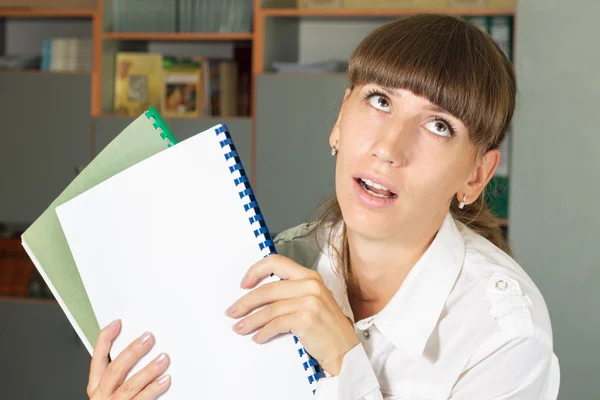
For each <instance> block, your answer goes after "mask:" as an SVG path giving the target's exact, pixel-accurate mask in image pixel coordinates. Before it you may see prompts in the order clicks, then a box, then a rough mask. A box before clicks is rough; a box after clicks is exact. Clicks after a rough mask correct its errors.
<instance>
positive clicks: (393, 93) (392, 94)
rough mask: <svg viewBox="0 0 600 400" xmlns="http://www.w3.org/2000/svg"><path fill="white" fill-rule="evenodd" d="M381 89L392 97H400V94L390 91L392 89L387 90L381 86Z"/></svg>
mask: <svg viewBox="0 0 600 400" xmlns="http://www.w3.org/2000/svg"><path fill="white" fill-rule="evenodd" d="M379 87H380V88H381V90H383V91H384V92H386V93H387V94H389V95H390V96H399V93H398V92H396V91H395V90H394V89H390V88H387V87H385V86H379Z"/></svg>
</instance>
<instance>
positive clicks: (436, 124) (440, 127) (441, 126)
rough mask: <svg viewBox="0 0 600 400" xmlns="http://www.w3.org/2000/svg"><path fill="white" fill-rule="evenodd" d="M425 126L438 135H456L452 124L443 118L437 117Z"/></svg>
mask: <svg viewBox="0 0 600 400" xmlns="http://www.w3.org/2000/svg"><path fill="white" fill-rule="evenodd" d="M425 128H426V129H427V130H429V131H430V132H431V133H434V134H436V135H438V136H444V137H449V136H454V129H452V125H450V123H449V122H447V121H445V120H444V119H442V118H436V119H435V120H433V121H431V122H428V123H427V124H426V125H425Z"/></svg>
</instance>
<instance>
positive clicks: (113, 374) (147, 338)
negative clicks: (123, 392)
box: [98, 332, 154, 397]
mask: <svg viewBox="0 0 600 400" xmlns="http://www.w3.org/2000/svg"><path fill="white" fill-rule="evenodd" d="M153 344H154V337H153V336H152V334H150V333H149V332H146V333H144V334H143V335H142V336H140V337H139V338H138V339H136V340H134V341H133V342H131V343H130V344H129V345H128V346H127V347H126V348H125V350H123V351H122V352H121V353H120V354H119V355H118V356H117V358H115V359H114V360H113V361H112V362H111V363H110V364H108V367H107V368H106V371H105V372H104V374H103V375H102V378H101V379H100V383H99V384H98V392H99V393H100V394H101V395H102V396H106V397H109V396H111V395H112V394H113V393H114V392H115V391H116V390H117V388H118V387H119V386H120V385H121V383H123V381H124V380H125V377H126V376H127V374H128V373H129V371H130V370H131V368H132V367H133V366H134V365H135V364H136V363H137V362H138V361H139V360H140V358H142V357H143V356H144V355H145V354H146V353H148V351H150V349H151V348H152V345H153Z"/></svg>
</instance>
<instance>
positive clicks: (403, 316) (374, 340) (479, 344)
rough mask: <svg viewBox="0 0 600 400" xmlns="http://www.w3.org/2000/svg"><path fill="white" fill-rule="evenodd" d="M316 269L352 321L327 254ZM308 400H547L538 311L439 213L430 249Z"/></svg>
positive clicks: (515, 270)
mask: <svg viewBox="0 0 600 400" xmlns="http://www.w3.org/2000/svg"><path fill="white" fill-rule="evenodd" d="M317 270H318V271H319V273H320V274H321V275H322V277H323V279H324V281H325V284H326V285H327V287H328V288H329V289H330V290H331V291H332V293H333V295H334V297H335V299H336V300H337V302H338V304H339V305H340V308H341V309H342V311H343V312H344V313H345V314H346V315H347V316H348V317H349V318H350V319H351V320H352V321H354V318H353V314H352V310H351V308H350V305H349V302H348V298H347V296H346V293H345V284H344V282H343V280H341V278H340V277H339V276H338V275H337V274H335V273H334V270H333V264H332V260H331V259H330V257H329V251H328V249H327V247H326V248H325V251H324V253H323V254H322V255H321V257H320V259H319V261H318V264H317ZM354 325H355V331H356V334H357V335H358V337H359V339H360V342H361V343H360V344H359V345H357V346H356V347H355V348H353V349H352V350H351V351H350V352H348V353H347V354H346V356H345V358H344V360H343V364H342V370H341V373H340V374H339V375H337V376H335V377H332V376H330V375H327V376H326V377H325V378H321V379H320V380H319V381H318V383H317V390H316V393H315V399H316V400H326V399H327V400H341V399H344V400H346V399H348V400H381V399H388V400H399V399H410V400H442V399H444V400H446V399H452V400H467V399H469V400H500V399H502V400H508V399H511V400H512V399H515V400H516V399H519V400H533V399H535V400H540V399H541V400H550V399H552V400H555V399H556V398H557V396H558V387H559V380H560V372H559V365H558V359H557V358H556V356H555V354H554V352H553V345H552V328H551V324H550V318H549V316H548V311H547V308H546V304H545V302H544V299H543V297H542V295H541V294H540V292H539V291H538V289H537V287H536V286H535V284H534V283H533V281H532V280H531V279H530V278H529V277H528V276H527V274H526V273H525V271H524V270H523V269H522V268H521V267H520V266H519V265H518V264H517V263H516V262H515V261H514V260H513V259H512V258H510V257H509V256H508V255H506V254H505V253H504V252H502V251H501V250H499V249H498V248H497V247H495V246H494V245H492V244H491V243H490V242H489V241H488V240H486V239H485V238H483V237H482V236H480V235H478V234H476V233H474V232H473V231H472V230H470V229H468V228H466V227H465V226H464V225H463V224H460V223H458V222H455V221H454V219H453V218H452V217H451V216H450V214H448V216H447V217H446V219H445V221H444V223H443V225H442V227H441V229H440V230H439V232H438V234H437V235H436V238H435V239H434V241H433V242H432V244H431V246H430V247H429V248H428V250H427V251H426V252H425V254H424V255H423V256H422V257H421V259H420V260H419V261H418V263H417V264H416V265H415V266H414V268H413V269H412V270H411V272H410V273H409V275H408V276H407V278H406V280H405V281H404V283H403V284H402V286H401V288H400V289H399V290H398V292H397V293H396V294H395V295H394V297H393V298H392V300H391V301H390V302H389V303H388V304H387V305H386V307H385V308H384V309H383V310H382V311H381V312H379V313H378V314H377V315H375V316H373V317H371V318H367V319H364V320H361V321H355V324H354Z"/></svg>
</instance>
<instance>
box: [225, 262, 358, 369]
mask: <svg viewBox="0 0 600 400" xmlns="http://www.w3.org/2000/svg"><path fill="white" fill-rule="evenodd" d="M271 273H273V274H275V275H276V276H278V277H280V278H282V279H283V280H281V281H277V282H271V283H266V284H264V285H262V286H260V287H258V288H256V289H254V290H252V291H250V292H249V293H247V294H245V295H244V296H242V297H241V298H240V299H238V300H237V301H236V302H235V303H234V304H233V305H232V306H231V307H230V308H229V309H228V310H227V315H228V316H230V317H232V318H241V317H244V316H246V315H247V314H249V313H251V312H252V311H253V310H254V309H256V308H258V307H261V306H264V305H266V307H264V308H263V309H262V310H259V311H257V312H255V313H254V314H252V315H249V316H247V317H246V318H244V319H241V320H240V321H239V322H238V323H237V324H235V325H234V330H235V331H236V332H237V333H239V334H244V335H245V334H249V333H251V332H254V331H256V330H258V332H257V333H256V334H255V335H254V337H253V338H252V339H253V340H254V341H255V342H257V343H264V342H265V341H267V340H269V339H270V338H272V337H274V336H276V335H277V334H280V333H286V332H292V333H293V334H294V335H296V336H297V337H298V339H299V340H300V342H301V343H302V345H303V346H304V348H305V349H306V351H307V352H308V353H309V354H310V355H311V356H312V357H313V358H315V359H316V360H317V361H318V362H319V364H321V367H323V369H324V370H325V371H327V372H329V373H330V374H331V375H333V376H335V375H338V374H339V372H340V370H341V366H342V361H343V359H344V355H345V354H346V353H347V352H348V351H349V350H351V349H352V348H353V347H354V346H356V345H357V344H358V343H359V341H358V338H357V337H356V335H355V333H354V327H353V326H352V324H351V322H350V321H349V320H348V318H347V317H346V315H344V313H343V312H342V310H341V309H340V307H339V306H338V304H337V302H336V301H335V299H334V298H333V296H332V294H331V292H330V291H329V289H328V288H327V287H326V286H325V283H324V282H323V279H322V278H321V275H319V273H317V272H315V271H312V270H310V269H308V268H305V267H303V266H301V265H299V264H297V263H295V262H294V261H292V260H290V259H289V258H286V257H283V256H280V255H271V256H269V257H267V258H265V259H263V260H261V261H259V262H258V263H256V264H255V265H253V266H252V267H251V268H250V269H249V270H248V272H247V273H246V275H245V276H244V279H243V280H242V284H241V285H242V288H245V289H251V288H253V287H254V286H256V284H257V283H258V282H260V281H261V280H262V279H263V278H266V277H268V276H269V275H270V274H271Z"/></svg>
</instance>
